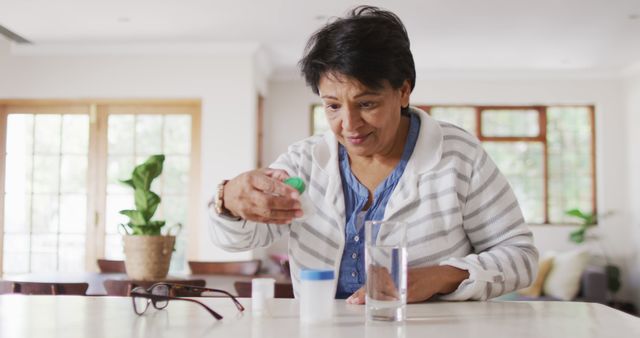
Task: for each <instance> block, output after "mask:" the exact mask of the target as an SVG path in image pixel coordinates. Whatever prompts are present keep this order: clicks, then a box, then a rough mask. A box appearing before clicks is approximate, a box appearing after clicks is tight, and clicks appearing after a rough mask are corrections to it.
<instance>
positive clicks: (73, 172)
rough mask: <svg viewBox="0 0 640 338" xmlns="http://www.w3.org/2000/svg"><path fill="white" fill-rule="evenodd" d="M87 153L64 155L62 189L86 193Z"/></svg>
mask: <svg viewBox="0 0 640 338" xmlns="http://www.w3.org/2000/svg"><path fill="white" fill-rule="evenodd" d="M88 161H89V159H88V157H87V156H86V155H63V156H62V164H61V168H60V170H61V175H60V191H61V192H63V193H65V192H75V193H84V192H86V191H87V165H88Z"/></svg>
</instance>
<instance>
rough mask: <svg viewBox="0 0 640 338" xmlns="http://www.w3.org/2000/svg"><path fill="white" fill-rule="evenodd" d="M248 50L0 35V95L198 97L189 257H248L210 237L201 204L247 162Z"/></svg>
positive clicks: (251, 67) (251, 89)
mask: <svg viewBox="0 0 640 338" xmlns="http://www.w3.org/2000/svg"><path fill="white" fill-rule="evenodd" d="M255 52H256V48H255V46H253V45H234V46H226V45H225V46H222V47H220V46H215V45H184V46H177V47H176V46H173V45H172V46H171V47H166V46H157V45H148V46H139V45H137V46H122V45H115V46H107V47H104V46H97V47H96V46H44V47H42V46H37V45H36V46H32V47H29V46H27V47H19V48H15V47H14V48H10V46H9V44H8V43H7V42H6V41H4V40H1V39H0V98H3V99H4V98H13V99H17V98H30V99H44V98H59V99H76V98H108V99H128V98H147V99H148V98H159V99H171V98H188V99H201V100H202V126H201V127H202V128H201V149H202V152H201V156H200V157H201V177H200V182H201V185H200V188H201V191H200V193H199V194H200V200H199V201H197V203H198V204H199V205H200V206H202V207H201V208H200V210H201V212H200V213H199V214H198V220H199V224H196V225H195V226H196V228H197V231H198V236H195V238H197V239H198V242H197V243H190V248H189V258H191V259H201V260H213V259H220V260H233V259H249V258H251V257H252V256H253V254H252V253H251V252H247V253H241V254H230V253H227V252H224V251H222V250H220V249H218V248H215V247H214V246H213V245H212V243H211V242H210V239H209V232H208V230H207V229H206V211H205V210H206V209H205V206H206V202H207V201H208V200H209V199H210V198H211V196H212V195H213V194H214V192H215V187H216V184H217V182H218V181H219V180H221V179H222V178H229V177H233V176H235V175H236V174H237V173H239V172H242V171H245V170H248V169H252V168H253V167H254V165H255V153H256V149H255V148H256V147H255V107H256V94H257V90H258V87H260V84H259V81H260V80H259V79H258V76H255V74H254V73H255V72H256V65H255V64H254V54H255ZM263 82H264V81H263ZM262 87H264V86H262ZM188 226H191V228H190V229H193V225H188ZM190 231H191V230H190ZM193 244H195V245H193Z"/></svg>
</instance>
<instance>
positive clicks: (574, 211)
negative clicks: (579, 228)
mask: <svg viewBox="0 0 640 338" xmlns="http://www.w3.org/2000/svg"><path fill="white" fill-rule="evenodd" d="M565 214H567V215H569V216H574V217H578V218H580V219H582V220H586V219H588V218H589V216H587V215H585V214H583V213H582V211H580V210H579V209H571V210H568V211H566V212H565Z"/></svg>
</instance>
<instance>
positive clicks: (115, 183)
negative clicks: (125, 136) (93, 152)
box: [107, 155, 134, 194]
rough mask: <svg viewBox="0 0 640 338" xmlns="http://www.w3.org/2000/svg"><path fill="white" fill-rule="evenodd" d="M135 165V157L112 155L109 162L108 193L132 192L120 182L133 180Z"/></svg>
mask: <svg viewBox="0 0 640 338" xmlns="http://www.w3.org/2000/svg"><path fill="white" fill-rule="evenodd" d="M133 168H134V163H133V156H115V155H110V156H109V158H108V160H107V193H109V194H122V193H130V192H131V191H132V190H131V188H130V187H128V186H126V185H125V184H123V183H122V182H120V180H126V179H129V178H131V173H132V172H133Z"/></svg>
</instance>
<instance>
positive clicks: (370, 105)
mask: <svg viewBox="0 0 640 338" xmlns="http://www.w3.org/2000/svg"><path fill="white" fill-rule="evenodd" d="M374 106H375V103H373V102H370V101H366V102H361V103H360V107H361V108H373V107H374Z"/></svg>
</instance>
